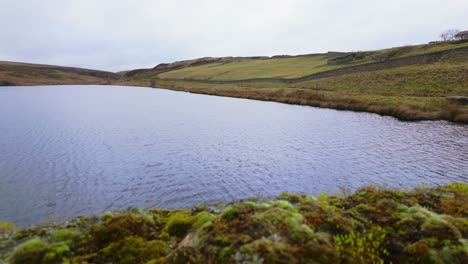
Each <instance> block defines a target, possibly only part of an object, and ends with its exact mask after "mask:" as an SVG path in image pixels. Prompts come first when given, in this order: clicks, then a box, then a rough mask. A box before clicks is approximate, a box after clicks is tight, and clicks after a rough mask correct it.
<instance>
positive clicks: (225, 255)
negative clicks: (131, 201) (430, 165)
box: [0, 184, 468, 263]
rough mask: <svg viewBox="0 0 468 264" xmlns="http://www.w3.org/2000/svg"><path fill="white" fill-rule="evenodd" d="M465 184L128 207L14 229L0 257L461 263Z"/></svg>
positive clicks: (467, 232)
mask: <svg viewBox="0 0 468 264" xmlns="http://www.w3.org/2000/svg"><path fill="white" fill-rule="evenodd" d="M467 217H468V185H467V184H450V185H447V186H443V187H437V188H418V189H414V190H412V191H398V190H388V189H381V188H378V187H366V188H362V189H359V190H357V191H356V192H355V193H354V194H352V195H349V196H344V197H335V196H326V195H325V194H321V195H319V196H318V197H314V196H310V195H299V194H287V193H284V194H282V195H280V196H279V197H277V198H276V199H266V198H260V197H257V198H252V199H248V200H246V201H237V202H233V203H229V204H220V205H212V206H197V207H194V208H193V209H191V210H182V209H181V210H161V209H131V210H128V211H125V212H108V213H105V214H103V215H101V216H93V217H81V218H77V219H74V220H70V221H67V222H65V223H62V224H47V225H41V226H37V227H32V228H28V229H22V230H18V231H15V229H14V226H13V225H12V224H8V223H3V224H0V262H1V259H4V260H6V261H8V262H10V263H221V262H222V263H468V240H467V239H468V218H467Z"/></svg>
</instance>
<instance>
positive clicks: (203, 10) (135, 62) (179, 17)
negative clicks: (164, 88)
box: [0, 0, 468, 71]
mask: <svg viewBox="0 0 468 264" xmlns="http://www.w3.org/2000/svg"><path fill="white" fill-rule="evenodd" d="M0 10H1V11H2V15H1V16H0V23H1V25H2V27H0V60H14V61H29V62H36V63H47V64H59V65H69V66H78V67H87V68H97V69H103V70H112V71H118V70H126V69H131V68H140V67H152V66H154V65H156V64H158V63H161V62H171V61H175V60H180V59H190V58H196V57H203V56H250V55H275V54H302V53H314V52H325V51H327V50H343V51H348V50H368V49H377V48H385V47H391V46H398V45H407V44H417V43H424V42H428V41H431V40H435V39H437V36H438V34H439V33H440V32H441V31H443V30H445V29H448V28H459V29H468V20H467V19H466V13H467V12H468V2H466V1H464V0H453V1H439V0H425V1H423V0H414V1H403V0H394V1H371V0H355V1H340V0H318V1H308V0H282V1H279V0H236V1H234V0H232V1H230V0H199V1H189V0H166V1H158V0H127V1H125V0H101V1H95V0H68V1H63V0H62V1H59V0H43V1H40V0H15V1H7V0H1V1H0Z"/></svg>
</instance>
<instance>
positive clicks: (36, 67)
mask: <svg viewBox="0 0 468 264" xmlns="http://www.w3.org/2000/svg"><path fill="white" fill-rule="evenodd" d="M119 77H120V75H119V74H116V73H111V72H105V71H97V70H89V69H81V68H72V67H61V66H52V65H44V64H31V63H20V62H9V61H0V86H2V85H50V84H104V83H109V82H110V81H112V80H116V79H118V78H119Z"/></svg>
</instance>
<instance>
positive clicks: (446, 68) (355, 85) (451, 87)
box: [118, 58, 468, 123]
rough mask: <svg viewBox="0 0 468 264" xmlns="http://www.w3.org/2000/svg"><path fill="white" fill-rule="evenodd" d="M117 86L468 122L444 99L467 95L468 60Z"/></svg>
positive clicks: (465, 111) (467, 115) (467, 111)
mask: <svg viewBox="0 0 468 264" xmlns="http://www.w3.org/2000/svg"><path fill="white" fill-rule="evenodd" d="M118 83H119V84H124V85H139V86H153V87H162V88H167V89H172V90H178V91H187V92H193V93H201V94H210V95H219V96H230V97H238V98H249V99H256V100H264V101H276V102H282V103H290V104H300V105H310V106H318V107H326V108H334V109H340V110H352V111H363V112H371V113H377V114H381V115H389V116H393V117H396V118H398V119H400V120H448V121H452V122H458V123H468V108H467V107H466V106H463V105H461V104H459V103H456V102H451V101H448V100H447V99H446V97H447V96H450V95H460V96H468V58H465V59H457V60H451V61H444V62H436V63H431V64H423V65H410V66H405V67H399V68H394V69H385V70H379V71H369V72H360V73H352V74H344V75H340V76H334V77H328V78H320V79H317V80H311V81H305V82H299V83H293V84H287V83H278V82H243V83H237V84H213V83H203V82H190V81H174V80H171V81H170V80H164V79H159V78H132V79H127V80H125V79H122V80H120V81H119V82H118Z"/></svg>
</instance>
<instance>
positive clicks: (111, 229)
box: [91, 213, 155, 248]
mask: <svg viewBox="0 0 468 264" xmlns="http://www.w3.org/2000/svg"><path fill="white" fill-rule="evenodd" d="M154 229H155V227H154V226H153V225H151V224H149V223H148V222H146V221H144V220H142V219H141V218H140V217H138V216H136V215H134V214H130V213H127V214H122V215H118V216H115V217H112V218H110V219H108V220H107V221H106V222H105V223H103V224H100V225H96V226H93V227H92V228H91V235H92V237H93V240H94V241H93V242H94V243H95V244H96V246H98V247H99V248H102V247H105V246H107V245H108V244H109V243H111V242H115V241H119V240H121V239H123V238H125V237H127V236H139V237H142V238H145V239H150V238H153V237H154V236H155V234H154Z"/></svg>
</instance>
